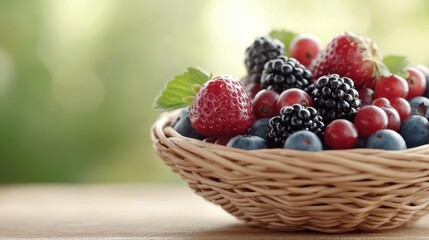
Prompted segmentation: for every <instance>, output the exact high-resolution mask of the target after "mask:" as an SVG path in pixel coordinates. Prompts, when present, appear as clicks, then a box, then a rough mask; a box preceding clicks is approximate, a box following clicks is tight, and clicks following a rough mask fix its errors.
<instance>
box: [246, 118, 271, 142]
mask: <svg viewBox="0 0 429 240" xmlns="http://www.w3.org/2000/svg"><path fill="white" fill-rule="evenodd" d="M269 121H270V119H269V118H262V119H259V120H257V121H256V122H255V123H253V125H252V126H251V127H250V129H249V135H252V136H258V137H261V138H263V139H265V140H266V139H267V135H268V122H269Z"/></svg>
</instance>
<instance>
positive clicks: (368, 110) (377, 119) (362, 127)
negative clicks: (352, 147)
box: [354, 105, 388, 137]
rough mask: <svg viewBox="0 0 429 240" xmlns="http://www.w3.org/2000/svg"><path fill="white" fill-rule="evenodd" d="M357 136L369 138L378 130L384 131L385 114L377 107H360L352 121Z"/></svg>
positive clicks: (385, 124)
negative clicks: (357, 133) (356, 130)
mask: <svg viewBox="0 0 429 240" xmlns="http://www.w3.org/2000/svg"><path fill="white" fill-rule="evenodd" d="M354 123H355V125H356V128H357V129H358V132H359V136H361V137H369V136H371V134H373V133H375V132H376V131H378V130H380V129H385V128H386V127H387V124H388V119H387V114H386V113H385V112H384V111H383V110H382V109H381V108H379V107H377V106H373V105H368V106H363V107H361V108H360V109H359V110H358V111H357V113H356V116H355V121H354Z"/></svg>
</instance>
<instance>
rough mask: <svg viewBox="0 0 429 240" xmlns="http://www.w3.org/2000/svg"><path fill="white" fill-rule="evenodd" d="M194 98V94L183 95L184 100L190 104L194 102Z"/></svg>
mask: <svg viewBox="0 0 429 240" xmlns="http://www.w3.org/2000/svg"><path fill="white" fill-rule="evenodd" d="M194 99H195V97H194V96H186V97H182V101H183V102H184V103H186V104H188V105H191V104H192V103H193V102H194Z"/></svg>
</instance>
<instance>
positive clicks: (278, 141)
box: [268, 104, 325, 148]
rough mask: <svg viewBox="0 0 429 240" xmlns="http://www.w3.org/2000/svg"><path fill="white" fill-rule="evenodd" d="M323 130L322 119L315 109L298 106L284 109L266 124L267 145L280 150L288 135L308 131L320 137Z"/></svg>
mask: <svg viewBox="0 0 429 240" xmlns="http://www.w3.org/2000/svg"><path fill="white" fill-rule="evenodd" d="M324 128H325V125H324V124H323V119H322V117H321V116H319V115H318V114H317V111H316V109H314V108H312V107H307V108H306V107H303V106H301V105H299V104H295V105H293V106H289V107H284V108H282V110H281V111H280V115H279V116H275V117H273V118H271V119H270V122H269V123H268V144H269V146H270V147H278V148H281V147H283V146H284V143H285V141H286V139H287V138H288V137H289V136H290V135H292V134H293V133H294V132H297V131H300V130H308V131H311V132H314V133H315V134H316V135H317V136H319V137H322V135H323V131H324Z"/></svg>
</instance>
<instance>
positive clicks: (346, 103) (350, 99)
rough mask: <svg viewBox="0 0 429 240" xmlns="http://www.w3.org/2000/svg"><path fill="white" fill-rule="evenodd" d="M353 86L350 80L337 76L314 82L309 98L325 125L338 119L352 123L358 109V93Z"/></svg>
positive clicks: (322, 78)
mask: <svg viewBox="0 0 429 240" xmlns="http://www.w3.org/2000/svg"><path fill="white" fill-rule="evenodd" d="M353 86H354V84H353V81H352V80H351V79H350V78H347V77H340V76H338V75H337V74H331V75H327V76H322V77H320V78H319V79H318V80H317V81H316V84H315V89H314V91H313V92H312V93H311V97H312V98H313V105H314V106H315V108H316V109H318V112H319V115H320V116H322V118H323V120H324V122H325V124H328V123H330V122H332V121H333V120H335V119H339V118H341V119H348V120H350V121H353V119H354V116H355V114H356V112H357V110H358V109H359V107H360V100H359V93H358V92H357V91H356V89H354V87H353Z"/></svg>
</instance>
